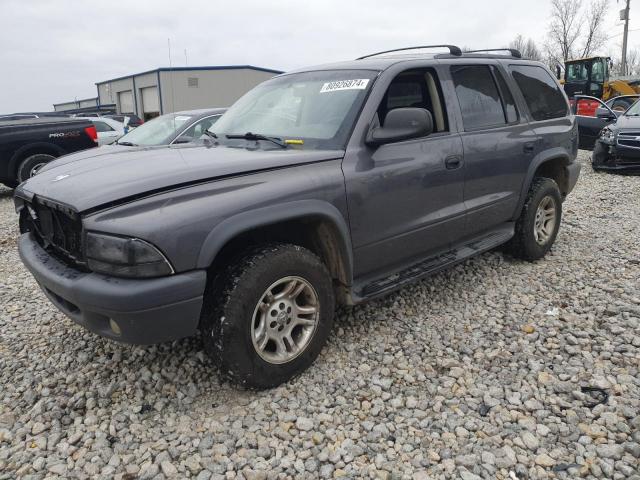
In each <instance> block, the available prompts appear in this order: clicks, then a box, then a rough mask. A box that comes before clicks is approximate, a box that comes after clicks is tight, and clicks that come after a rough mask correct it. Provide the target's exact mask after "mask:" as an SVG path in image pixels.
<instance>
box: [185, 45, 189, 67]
mask: <svg viewBox="0 0 640 480" xmlns="http://www.w3.org/2000/svg"><path fill="white" fill-rule="evenodd" d="M184 66H185V67H188V66H189V61H188V60H187V49H186V48H185V49H184Z"/></svg>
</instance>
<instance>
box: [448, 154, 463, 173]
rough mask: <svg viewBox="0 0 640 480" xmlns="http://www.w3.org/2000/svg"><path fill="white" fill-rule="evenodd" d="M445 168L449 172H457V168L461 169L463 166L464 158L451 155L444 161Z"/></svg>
mask: <svg viewBox="0 0 640 480" xmlns="http://www.w3.org/2000/svg"><path fill="white" fill-rule="evenodd" d="M444 166H445V167H446V168H447V170H455V169H456V168H460V167H461V166H462V158H461V157H459V156H458V155H451V156H450V157H447V158H445V159H444Z"/></svg>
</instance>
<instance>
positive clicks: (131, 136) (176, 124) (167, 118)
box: [118, 113, 193, 147]
mask: <svg viewBox="0 0 640 480" xmlns="http://www.w3.org/2000/svg"><path fill="white" fill-rule="evenodd" d="M192 118H193V117H192V116H190V115H181V114H179V113H169V114H167V115H162V116H161V117H156V118H154V119H153V120H149V121H148V122H145V123H143V124H142V125H140V126H139V127H138V128H136V129H134V130H131V131H130V132H129V133H127V134H126V135H124V136H123V137H121V138H120V139H119V140H118V143H120V144H125V145H128V144H132V145H135V146H138V145H140V146H145V147H146V146H153V145H168V144H169V142H170V141H171V140H172V139H173V137H174V136H175V132H176V130H178V129H179V128H180V127H182V126H183V125H184V124H185V122H187V121H189V120H191V119H192Z"/></svg>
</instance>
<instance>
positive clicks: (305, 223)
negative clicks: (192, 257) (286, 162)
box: [197, 201, 353, 303]
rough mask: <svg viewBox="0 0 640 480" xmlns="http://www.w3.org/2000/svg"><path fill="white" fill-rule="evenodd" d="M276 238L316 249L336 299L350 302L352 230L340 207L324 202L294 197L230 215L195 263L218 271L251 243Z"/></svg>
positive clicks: (254, 243) (210, 235) (213, 233)
mask: <svg viewBox="0 0 640 480" xmlns="http://www.w3.org/2000/svg"><path fill="white" fill-rule="evenodd" d="M320 205H322V206H320ZM275 242H280V243H290V244H294V245H299V246H301V247H304V248H307V249H308V250H310V251H311V252H313V253H314V254H316V255H317V256H318V257H319V258H320V259H321V260H322V262H323V263H324V264H325V266H326V267H327V269H328V270H329V273H330V275H331V277H332V279H333V281H334V284H336V287H337V288H336V290H337V292H336V293H337V297H338V301H339V302H340V303H348V302H349V300H348V298H347V294H346V289H347V288H348V287H349V286H350V285H351V283H352V272H353V270H352V268H353V267H352V265H353V261H352V250H351V239H350V235H349V229H348V227H347V225H346V222H345V220H344V217H343V216H342V214H341V213H340V212H339V210H338V209H336V208H335V207H334V206H333V205H331V204H328V203H326V202H315V201H302V202H300V203H298V202H294V203H292V204H285V205H276V206H273V207H267V208H264V209H259V210H256V211H251V212H244V213H242V214H239V215H236V216H234V217H230V218H229V219H227V220H225V221H223V222H222V223H220V224H219V225H218V226H217V227H216V228H214V229H213V231H212V232H211V233H210V234H209V235H208V236H207V239H206V240H205V242H204V244H203V247H202V248H201V250H200V254H199V256H198V265H197V266H198V268H206V269H208V270H209V271H210V272H211V276H214V275H215V272H217V271H219V270H220V269H221V268H224V267H225V265H227V264H228V263H229V262H232V261H233V259H234V258H235V257H237V255H238V254H240V253H241V252H243V251H246V249H247V248H249V247H252V246H255V245H261V244H267V243H275Z"/></svg>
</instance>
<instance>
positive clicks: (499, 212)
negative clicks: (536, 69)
mask: <svg viewBox="0 0 640 480" xmlns="http://www.w3.org/2000/svg"><path fill="white" fill-rule="evenodd" d="M470 62H472V61H471V60H470ZM450 71H451V78H452V81H453V86H454V88H455V94H456V97H457V99H458V105H459V108H458V110H457V113H458V115H459V116H460V119H461V124H462V126H463V132H462V133H461V137H462V145H463V148H464V162H465V183H464V202H465V208H466V211H467V216H466V227H465V236H466V237H475V236H477V235H479V234H481V233H482V232H483V231H488V230H491V229H493V228H496V227H497V226H499V225H501V224H504V223H505V222H507V221H509V220H510V219H511V217H512V216H513V212H514V211H515V209H516V206H517V204H518V200H519V198H520V189H521V188H522V180H523V178H524V176H525V174H526V171H527V167H528V165H529V162H530V161H531V158H532V157H533V155H534V153H535V145H536V142H535V134H534V133H533V131H532V129H531V128H530V126H529V124H528V122H527V121H526V119H524V118H523V116H522V115H521V114H520V112H519V109H518V107H517V105H516V102H515V100H514V97H513V94H512V88H511V87H510V85H509V84H508V83H507V81H506V78H507V76H506V75H505V73H506V72H505V71H504V70H503V69H502V68H501V67H500V66H499V65H498V63H497V62H496V63H491V61H489V62H488V63H487V62H486V61H485V62H478V61H476V62H475V63H469V64H462V65H460V64H458V63H457V62H456V63H453V64H452V65H451V67H450Z"/></svg>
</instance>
